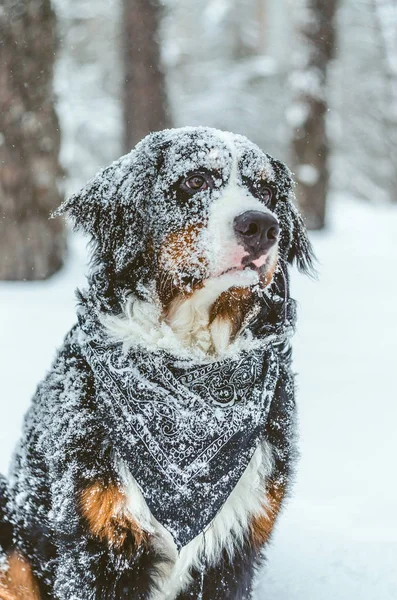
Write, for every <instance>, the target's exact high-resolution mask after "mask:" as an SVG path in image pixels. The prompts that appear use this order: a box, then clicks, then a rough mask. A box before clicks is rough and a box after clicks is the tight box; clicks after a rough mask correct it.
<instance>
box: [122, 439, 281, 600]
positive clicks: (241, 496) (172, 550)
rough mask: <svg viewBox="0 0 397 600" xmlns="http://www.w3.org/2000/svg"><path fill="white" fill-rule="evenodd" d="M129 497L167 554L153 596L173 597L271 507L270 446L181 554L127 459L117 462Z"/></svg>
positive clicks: (129, 507)
mask: <svg viewBox="0 0 397 600" xmlns="http://www.w3.org/2000/svg"><path fill="white" fill-rule="evenodd" d="M117 468H118V471H119V474H120V477H121V480H122V481H123V485H124V492H125V495H126V499H127V504H126V511H127V512H128V514H129V515H130V516H131V517H132V518H133V519H134V520H135V521H136V522H138V523H139V525H140V527H141V528H142V529H143V530H144V531H147V532H148V533H150V534H151V539H152V543H153V544H154V546H155V547H157V548H158V549H159V551H161V552H162V554H164V555H165V558H166V559H167V560H165V561H164V564H163V565H162V566H160V567H159V568H158V573H157V579H158V581H159V584H160V589H161V593H159V592H154V593H153V595H152V597H151V600H160V599H161V600H173V599H174V598H175V597H176V595H177V594H178V593H180V592H181V591H182V590H184V589H185V588H186V587H187V586H188V585H189V583H190V580H191V571H192V569H193V568H198V569H199V570H200V569H201V568H205V566H210V565H215V564H216V563H217V562H218V560H219V558H220V556H221V554H222V552H223V551H224V550H226V552H227V553H228V554H229V555H230V556H231V557H232V556H233V554H234V553H235V552H236V551H238V548H239V546H240V545H241V543H242V541H243V539H244V535H245V534H246V532H247V529H248V527H249V524H250V521H251V519H252V518H253V517H255V516H259V515H261V514H263V513H264V512H266V510H267V509H268V508H269V507H268V506H267V504H266V502H267V501H266V490H265V487H266V481H267V479H268V478H269V477H270V476H271V474H272V470H273V456H272V448H271V446H270V445H269V444H268V443H267V442H265V441H264V442H262V443H261V445H260V446H259V447H258V448H257V449H256V451H255V453H254V455H253V457H252V459H251V461H250V463H249V465H248V467H247V469H246V470H245V472H244V474H243V475H242V477H241V479H240V480H239V482H238V484H237V485H236V487H235V488H234V490H233V491H232V493H231V494H230V496H229V498H228V499H227V501H226V503H225V504H224V506H223V507H222V509H221V510H220V511H219V513H218V514H217V516H216V517H215V518H214V519H213V521H212V522H211V524H210V525H209V527H208V528H207V529H206V531H205V533H204V534H200V535H198V536H197V537H195V538H194V539H193V540H192V541H191V542H190V543H189V544H187V546H185V547H184V548H182V550H181V552H180V554H179V555H178V552H177V549H176V546H175V544H174V542H173V539H172V537H171V534H170V533H169V532H168V531H167V530H166V529H165V528H164V527H163V526H162V525H161V524H160V523H159V522H158V521H157V520H156V519H155V518H154V517H153V515H152V514H151V513H150V510H149V508H148V506H147V504H146V502H145V500H144V497H143V495H142V492H141V491H140V489H139V487H138V485H137V483H136V481H135V480H134V478H133V477H132V475H131V473H130V472H129V470H128V468H127V467H126V465H125V464H124V463H122V462H119V463H118V465H117Z"/></svg>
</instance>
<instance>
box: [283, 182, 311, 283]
mask: <svg viewBox="0 0 397 600" xmlns="http://www.w3.org/2000/svg"><path fill="white" fill-rule="evenodd" d="M293 199H295V194H294V198H293ZM290 210H291V221H292V239H291V245H290V247H289V249H288V254H287V260H288V262H289V263H291V264H292V263H293V262H296V265H297V267H298V269H299V271H300V272H301V273H305V274H306V275H310V276H314V275H315V274H316V269H315V266H314V261H315V255H314V252H313V247H312V245H311V242H310V240H309V236H308V235H307V229H306V226H305V224H304V222H303V219H302V216H301V214H300V213H299V212H298V209H297V208H296V206H295V204H294V202H293V200H291V208H290Z"/></svg>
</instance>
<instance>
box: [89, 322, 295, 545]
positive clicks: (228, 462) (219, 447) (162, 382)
mask: <svg viewBox="0 0 397 600" xmlns="http://www.w3.org/2000/svg"><path fill="white" fill-rule="evenodd" d="M79 324H80V330H81V331H80V335H79V343H80V347H81V351H82V353H83V355H84V357H85V359H86V360H87V362H88V364H89V365H90V367H91V369H92V371H93V373H94V376H95V382H96V392H97V394H98V396H99V400H100V402H99V405H98V409H99V410H100V411H102V413H103V419H104V421H105V422H106V425H107V427H108V429H109V432H110V434H111V437H112V440H113V441H114V442H115V447H116V448H117V451H118V453H119V455H120V457H121V458H122V459H123V460H124V461H126V463H127V464H128V467H129V469H130V472H131V474H132V475H133V477H134V478H135V480H136V481H137V483H138V485H139V487H140V489H141V491H142V494H143V496H144V498H145V500H146V502H147V504H148V506H149V508H150V510H151V512H152V514H153V515H154V517H155V518H156V519H157V520H158V521H159V522H160V523H161V524H162V525H163V526H164V527H165V528H166V529H167V530H168V531H169V532H170V533H171V534H172V536H173V538H174V540H175V543H176V545H177V547H178V549H180V548H181V547H182V546H184V545H186V544H187V543H188V542H189V541H190V540H192V539H193V538H194V537H195V536H196V535H198V534H199V533H201V532H202V531H204V530H205V528H206V527H207V526H208V525H209V524H210V522H211V521H212V519H213V518H214V517H215V516H216V514H217V513H218V511H219V510H220V509H221V508H222V506H223V504H224V503H225V501H226V500H227V498H228V496H229V495H230V493H231V492H232V490H233V488H234V487H235V485H236V484H237V482H238V480H239V479H240V477H241V476H242V474H243V473H244V470H245V469H246V467H247V465H248V463H249V461H250V459H251V457H252V455H253V453H254V451H255V449H256V447H257V445H258V443H259V441H260V439H261V436H262V435H263V432H264V427H265V423H266V419H267V415H268V412H269V408H270V404H271V401H272V398H273V395H274V391H275V387H276V383H277V379H278V372H279V350H278V348H277V343H278V344H280V342H282V341H283V340H284V341H285V338H286V335H288V334H287V333H286V328H285V327H284V329H283V330H282V331H281V334H279V335H276V336H268V337H267V338H264V343H263V344H258V345H257V346H255V347H254V348H253V349H252V350H250V351H240V353H239V354H238V355H237V356H236V357H233V358H227V359H222V360H219V361H216V360H213V361H211V362H206V363H192V362H191V361H187V360H183V359H178V358H175V357H173V356H171V355H170V354H167V353H166V352H164V351H158V352H150V351H147V350H145V349H143V348H140V347H137V348H135V349H132V350H129V352H128V353H124V352H123V349H122V344H121V343H114V342H112V341H110V340H109V339H108V338H106V337H105V335H104V334H103V333H102V332H101V327H100V325H99V324H98V322H97V321H96V320H95V318H93V317H91V316H90V315H89V314H88V312H86V311H84V310H83V311H81V312H80V315H79ZM102 331H103V330H102ZM269 340H271V341H269Z"/></svg>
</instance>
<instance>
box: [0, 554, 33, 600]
mask: <svg viewBox="0 0 397 600" xmlns="http://www.w3.org/2000/svg"><path fill="white" fill-rule="evenodd" d="M7 567H8V568H7V570H6V571H5V572H4V573H1V574H0V600H40V594H39V588H38V585H37V582H36V580H35V578H34V576H33V574H32V570H31V568H30V565H29V563H28V562H27V561H26V560H25V559H24V558H23V556H21V555H20V554H18V553H17V552H13V553H12V554H10V555H9V556H8V558H7Z"/></svg>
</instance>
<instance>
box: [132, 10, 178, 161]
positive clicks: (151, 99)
mask: <svg viewBox="0 0 397 600" xmlns="http://www.w3.org/2000/svg"><path fill="white" fill-rule="evenodd" d="M123 11H124V14H123V38H124V39H123V50H124V69H125V84H124V118H125V135H124V146H125V150H126V151H128V150H130V149H131V148H132V147H133V146H135V144H136V143H137V142H138V141H139V140H140V139H142V138H143V137H144V136H145V135H146V134H147V133H149V132H150V131H157V130H160V129H164V128H166V127H168V126H169V118H168V110H167V101H166V92H165V81H164V74H163V72H162V70H161V66H160V49H159V41H158V31H159V23H160V6H159V4H158V1H157V0H123Z"/></svg>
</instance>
